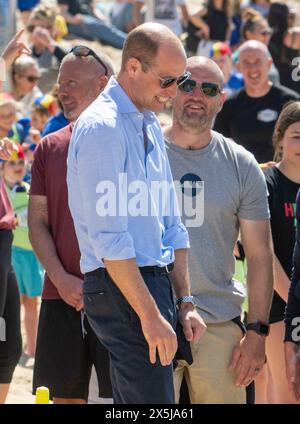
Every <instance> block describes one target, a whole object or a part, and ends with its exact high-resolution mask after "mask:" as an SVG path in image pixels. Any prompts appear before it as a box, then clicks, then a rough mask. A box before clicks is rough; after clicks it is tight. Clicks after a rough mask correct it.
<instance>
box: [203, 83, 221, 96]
mask: <svg viewBox="0 0 300 424" xmlns="http://www.w3.org/2000/svg"><path fill="white" fill-rule="evenodd" d="M201 87H202V92H203V94H204V95H205V96H208V97H215V96H216V95H217V94H218V92H219V87H218V86H217V84H213V83H209V82H203V83H202V86H201Z"/></svg>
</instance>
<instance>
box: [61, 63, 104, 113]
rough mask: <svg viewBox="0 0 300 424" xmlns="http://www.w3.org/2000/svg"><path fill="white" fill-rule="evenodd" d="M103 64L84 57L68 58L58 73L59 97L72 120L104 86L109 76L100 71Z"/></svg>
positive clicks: (65, 111)
mask: <svg viewBox="0 0 300 424" xmlns="http://www.w3.org/2000/svg"><path fill="white" fill-rule="evenodd" d="M101 71H103V68H102V67H101V65H100V64H99V63H98V62H97V61H95V60H94V59H93V61H91V62H88V61H85V59H84V58H77V57H75V56H74V57H73V58H72V60H66V61H65V62H64V63H63V64H62V65H61V68H60V71H59V75H58V97H59V100H60V102H61V104H62V107H63V110H64V115H65V117H66V118H67V119H69V120H70V121H74V120H76V119H77V118H78V117H79V115H80V114H81V113H82V112H83V111H84V110H85V109H86V108H87V107H88V106H89V105H90V104H91V103H92V102H93V101H94V100H95V99H96V98H97V96H98V95H99V93H100V88H101V87H102V88H104V86H105V85H106V83H107V77H106V76H105V75H104V74H103V75H102V76H101V74H100V72H101ZM103 72H104V71H103Z"/></svg>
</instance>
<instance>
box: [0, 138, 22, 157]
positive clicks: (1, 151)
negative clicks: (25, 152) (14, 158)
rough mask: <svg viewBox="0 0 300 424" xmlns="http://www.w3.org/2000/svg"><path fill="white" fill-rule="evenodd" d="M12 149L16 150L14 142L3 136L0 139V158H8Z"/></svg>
mask: <svg viewBox="0 0 300 424" xmlns="http://www.w3.org/2000/svg"><path fill="white" fill-rule="evenodd" d="M13 151H16V152H17V151H18V148H17V146H16V144H15V143H13V142H12V141H11V140H9V138H7V137H4V138H3V139H2V140H1V141H0V159H3V160H9V158H10V157H11V154H12V152H13Z"/></svg>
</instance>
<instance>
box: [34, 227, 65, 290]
mask: <svg viewBox="0 0 300 424" xmlns="http://www.w3.org/2000/svg"><path fill="white" fill-rule="evenodd" d="M30 221H31V220H30V219H29V238H30V242H31V244H32V247H33V249H34V251H35V253H36V254H37V257H38V258H39V260H40V262H41V264H42V265H43V267H44V268H45V271H46V272H47V274H48V276H49V278H50V280H51V281H52V283H53V284H54V285H55V286H56V287H57V282H58V281H59V280H60V279H61V276H62V275H63V274H64V273H65V269H64V267H63V265H62V263H61V261H60V259H59V257H58V255H57V251H56V248H55V244H54V241H53V238H52V235H51V233H50V231H49V228H48V227H47V225H46V224H45V223H40V222H38V223H37V222H36V221H35V222H32V224H31V223H30ZM33 221H34V219H33Z"/></svg>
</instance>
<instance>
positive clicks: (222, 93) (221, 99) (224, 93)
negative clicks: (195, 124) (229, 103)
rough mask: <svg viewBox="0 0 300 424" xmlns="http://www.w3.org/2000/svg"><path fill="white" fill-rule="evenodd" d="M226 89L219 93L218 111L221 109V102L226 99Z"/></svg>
mask: <svg viewBox="0 0 300 424" xmlns="http://www.w3.org/2000/svg"><path fill="white" fill-rule="evenodd" d="M227 95H228V93H227V91H225V90H224V88H223V91H222V92H221V93H220V102H219V108H218V113H219V112H220V111H221V110H222V107H223V104H224V102H225V100H226V99H227Z"/></svg>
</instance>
